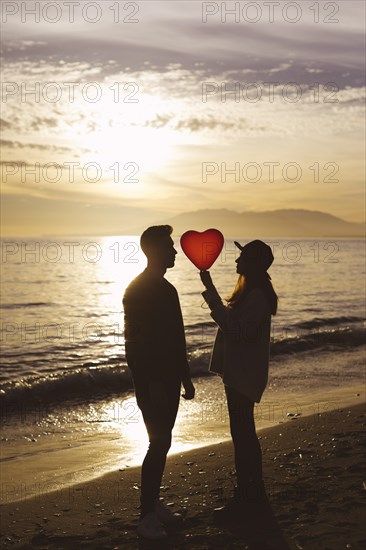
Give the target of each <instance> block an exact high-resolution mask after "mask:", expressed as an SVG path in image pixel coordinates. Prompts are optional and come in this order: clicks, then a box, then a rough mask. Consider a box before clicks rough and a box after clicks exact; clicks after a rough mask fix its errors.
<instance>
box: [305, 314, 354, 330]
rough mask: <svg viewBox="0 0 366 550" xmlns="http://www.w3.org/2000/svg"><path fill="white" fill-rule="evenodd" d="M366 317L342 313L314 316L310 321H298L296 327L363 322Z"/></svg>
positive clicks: (307, 327)
mask: <svg viewBox="0 0 366 550" xmlns="http://www.w3.org/2000/svg"><path fill="white" fill-rule="evenodd" d="M363 321H364V319H363V318H362V317H353V316H345V315H341V316H339V317H314V319H310V320H309V321H302V322H301V323H296V324H295V327H298V328H306V329H312V328H317V327H322V326H334V325H344V324H347V323H362V322H363Z"/></svg>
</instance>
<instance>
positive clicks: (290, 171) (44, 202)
mask: <svg viewBox="0 0 366 550" xmlns="http://www.w3.org/2000/svg"><path fill="white" fill-rule="evenodd" d="M24 4H27V6H28V7H29V8H30V6H31V5H34V4H36V3H35V2H27V3H24V2H2V21H3V23H2V56H3V76H2V81H3V83H2V109H1V126H2V182H1V183H2V207H3V211H4V218H3V234H4V235H5V236H6V235H10V236H11V235H24V236H26V235H42V234H47V233H54V234H63V233H65V234H70V233H71V232H73V233H74V234H78V233H81V234H83V233H85V231H88V230H89V228H90V221H91V220H90V217H91V216H92V217H93V218H94V220H95V234H98V230H99V231H101V232H103V233H105V232H106V231H108V230H109V228H110V229H111V230H112V226H111V225H110V220H111V216H115V212H116V208H118V209H120V210H119V211H120V215H121V231H123V230H124V229H125V228H126V227H130V226H133V224H135V225H136V220H140V221H143V222H144V223H145V222H146V224H147V223H150V222H154V221H156V220H159V219H162V218H164V216H166V217H171V216H173V215H174V214H179V213H181V212H185V211H191V210H198V209H201V208H228V209H232V210H235V211H238V212H241V211H246V210H251V211H261V210H274V209H278V208H305V209H310V210H321V211H324V212H329V213H331V214H334V215H336V216H339V217H342V218H344V219H346V220H349V221H362V220H364V169H365V165H364V150H365V137H364V124H365V122H364V121H365V118H364V117H365V110H364V99H365V83H364V69H365V65H364V47H365V41H364V20H365V13H364V10H365V7H364V3H363V2H360V1H355V2H353V1H347V2H345V1H339V2H328V3H326V2H318V3H315V4H317V5H318V6H319V13H318V14H317V13H315V11H314V8H313V9H311V6H313V5H314V2H306V1H303V0H302V1H301V2H294V3H292V4H295V5H296V6H300V9H301V14H300V13H296V12H295V11H294V10H295V9H296V8H295V7H293V8H292V9H289V10H288V11H287V12H286V13H285V15H284V14H283V6H284V5H285V4H286V3H285V2H280V3H279V6H274V7H273V9H274V12H273V18H274V20H273V22H270V21H269V16H270V14H269V8H268V6H267V7H266V6H265V4H263V3H262V2H252V3H251V4H253V5H254V6H252V8H250V7H249V8H248V9H247V11H246V12H244V13H245V15H246V16H245V17H244V15H243V13H242V12H240V13H239V16H240V17H239V21H238V22H235V20H234V16H229V15H227V16H226V21H225V17H224V15H223V14H222V13H220V11H218V13H213V14H212V15H207V17H206V19H207V20H206V21H204V19H205V17H204V14H203V11H204V10H206V11H207V10H211V9H212V10H213V11H215V10H216V8H217V10H220V6H221V2H220V3H215V2H211V3H209V4H210V6H208V4H207V3H206V6H204V3H202V2H197V1H194V0H193V1H192V0H191V1H185V2H182V1H173V2H171V1H170V2H167V1H157V2H153V1H151V2H150V1H144V2H130V3H129V4H127V3H126V2H119V14H117V12H116V9H117V8H116V5H117V3H116V2H109V1H104V2H99V3H98V4H97V3H96V2H94V3H91V2H78V3H76V2H75V3H74V4H75V11H74V21H70V15H71V14H70V10H69V8H67V6H66V5H65V4H66V3H65V2H58V3H56V2H51V3H48V4H56V5H58V6H59V9H58V10H56V8H55V7H54V8H52V7H50V8H48V11H46V12H44V13H43V12H42V11H41V12H40V14H39V15H40V17H39V21H35V15H32V14H29V13H22V8H23V9H24ZM38 4H40V6H41V8H42V7H43V6H44V5H45V4H47V2H40V3H38ZM76 4H77V5H76ZM86 4H89V5H90V4H94V5H95V4H97V5H99V10H98V11H97V9H96V8H95V6H94V7H93V6H92V5H91V6H89V7H88V8H87V9H85V10H84V18H83V14H82V7H84V8H85V5H86ZM226 4H227V6H228V8H230V7H231V8H232V7H233V6H234V4H235V3H234V2H228V3H226ZM246 4H248V2H240V7H241V8H242V7H244V8H245V5H246ZM113 6H114V7H113ZM256 6H257V8H256ZM258 6H259V8H260V10H261V15H260V11H259V8H258ZM111 8H113V9H111ZM254 9H257V15H258V19H259V20H258V21H257V22H253V21H252V22H251V21H250V20H253V19H254V18H255V12H254V11H253V10H254ZM113 10H114V11H113ZM13 11H14V12H16V13H12V12H13ZM297 15H298V16H299V20H298V21H296V22H294V21H293V22H291V20H293V19H295V18H296V16H297ZM99 16H100V20H99V21H98V22H94V23H93V22H91V21H90V20H92V19H93V18H97V17H99ZM117 17H118V18H119V21H117V22H115V21H114V18H117ZM223 17H224V20H223V21H222V20H221V19H222V18H223ZM57 18H59V20H58V21H55V22H53V23H52V22H51V20H52V19H55V20H56V19H57ZM317 18H319V22H316V21H314V19H317ZM86 19H89V21H88V20H86ZM123 19H125V20H123ZM286 19H287V20H286ZM133 21H134V22H133ZM88 83H89V85H88ZM207 83H210V84H209V85H208V84H207ZM222 83H224V86H225V84H226V87H227V90H229V89H231V90H234V87H235V86H236V87H237V93H238V95H237V96H236V98H235V96H234V94H233V93H231V94H230V93H228V94H227V95H226V97H225V94H224V95H223V97H222V96H221V85H222ZM235 83H236V84H235ZM271 83H272V85H271V86H270V84H271ZM205 89H206V90H207V91H208V94H207V96H204V95H203V90H205ZM30 90H36V94H35V93H33V94H31V93H29V94H27V93H26V92H27V91H30ZM223 91H225V90H224V89H223ZM256 93H258V94H259V95H260V97H258V100H256V101H255V94H256ZM286 94H287V95H286ZM295 94H297V96H298V97H297V100H296V97H295ZM38 96H39V97H38ZM300 96H301V97H300ZM224 99H226V101H223V100H224ZM235 99H236V100H237V101H236V100H235ZM36 163H38V164H36ZM73 163H74V164H73ZM55 164H57V165H58V168H56V167H55ZM235 165H236V169H237V173H236V174H229V173H228V174H227V175H226V181H225V177H224V173H223V168H224V167H225V166H226V168H227V169H228V170H233V169H234V167H235ZM35 166H36V168H35ZM111 167H112V168H111ZM117 168H118V169H119V173H118V170H117ZM32 169H33V173H32V171H31V170H32ZM34 170H35V171H34ZM211 172H212V173H211ZM296 179H297V181H296ZM114 229H115V224H113V230H114ZM187 229H188V228H187Z"/></svg>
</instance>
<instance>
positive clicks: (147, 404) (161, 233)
mask: <svg viewBox="0 0 366 550" xmlns="http://www.w3.org/2000/svg"><path fill="white" fill-rule="evenodd" d="M172 231H173V228H172V227H171V226H170V225H159V226H153V227H149V228H148V229H146V231H144V233H143V234H142V235H141V239H140V245H141V249H142V250H143V252H144V254H145V255H146V256H147V260H148V264H147V267H146V269H145V270H144V271H143V272H142V273H140V275H138V276H137V277H136V278H135V279H134V280H133V281H132V282H131V283H130V284H129V286H128V287H127V289H126V292H125V294H124V297H123V307H124V316H125V341H126V358H127V363H128V366H129V367H130V369H131V372H132V377H133V381H134V386H135V393H136V401H137V404H138V406H139V408H140V409H141V412H142V415H143V418H144V422H145V426H146V429H147V432H148V435H149V448H148V451H147V454H146V456H145V459H144V461H143V464H142V470H141V515H140V521H139V525H138V529H137V531H138V534H139V535H140V536H143V537H145V538H149V539H161V538H165V537H166V536H167V534H166V532H165V530H164V527H163V524H168V523H174V522H177V521H179V519H181V516H180V515H179V514H173V513H172V512H171V511H170V510H169V509H168V508H167V507H166V506H164V505H163V503H162V502H161V501H160V500H159V491H160V484H161V479H162V476H163V471H164V467H165V462H166V455H167V453H168V450H169V448H170V445H171V437H172V429H173V426H174V423H175V419H176V416H177V412H178V406H179V398H180V389H181V383H183V386H184V389H185V393H184V394H183V397H184V398H185V399H193V397H194V393H195V390H194V386H193V384H192V381H191V376H190V371H189V365H188V361H187V354H186V341H185V335H184V326H183V319H182V312H181V308H180V303H179V298H178V294H177V291H176V289H175V288H174V286H173V285H172V284H170V283H169V282H168V281H167V280H166V279H165V278H164V274H165V272H166V270H167V268H170V267H173V266H174V262H175V255H176V254H177V251H176V250H175V248H174V241H173V239H172V238H171V233H172Z"/></svg>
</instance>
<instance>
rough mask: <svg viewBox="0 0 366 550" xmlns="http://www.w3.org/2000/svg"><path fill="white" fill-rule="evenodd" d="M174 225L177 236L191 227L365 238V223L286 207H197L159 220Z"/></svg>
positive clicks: (241, 234) (228, 232)
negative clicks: (254, 209)
mask: <svg viewBox="0 0 366 550" xmlns="http://www.w3.org/2000/svg"><path fill="white" fill-rule="evenodd" d="M157 223H167V224H170V225H172V226H173V228H174V233H175V234H176V235H179V234H182V233H184V232H185V231H187V230H188V229H195V230H196V231H203V230H205V229H208V228H210V227H215V228H217V229H220V231H222V233H224V235H225V237H237V238H243V237H244V238H247V237H249V238H255V237H285V238H287V237H362V236H364V235H365V224H364V223H353V222H347V221H345V220H342V219H341V218H338V217H336V216H333V215H331V214H327V213H326V212H320V211H313V210H302V209H286V210H271V211H266V212H235V211H233V210H228V209H225V208H223V209H216V210H196V211H194V212H186V213H184V214H178V215H177V216H174V217H171V218H166V219H160V220H157Z"/></svg>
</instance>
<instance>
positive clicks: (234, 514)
mask: <svg viewBox="0 0 366 550" xmlns="http://www.w3.org/2000/svg"><path fill="white" fill-rule="evenodd" d="M243 511H244V507H243V505H242V503H241V502H240V500H239V499H238V498H237V497H236V496H234V497H232V498H231V499H230V500H228V501H227V503H226V504H225V505H224V506H221V508H215V509H214V511H213V516H214V521H215V523H227V522H230V521H235V520H236V519H238V516H240V514H241V513H242V512H243Z"/></svg>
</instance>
